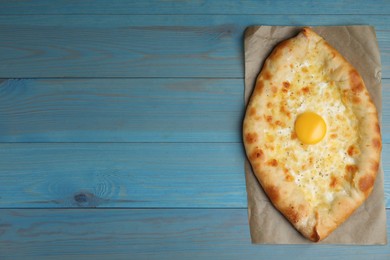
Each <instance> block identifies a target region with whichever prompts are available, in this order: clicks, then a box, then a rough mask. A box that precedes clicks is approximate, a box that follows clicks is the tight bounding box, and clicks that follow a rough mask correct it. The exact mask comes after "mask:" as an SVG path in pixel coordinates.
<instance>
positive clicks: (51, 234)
mask: <svg viewBox="0 0 390 260" xmlns="http://www.w3.org/2000/svg"><path fill="white" fill-rule="evenodd" d="M389 213H390V211H387V215H388V216H389ZM389 219H390V218H389V217H388V218H387V227H388V228H387V234H388V236H389V235H390V232H389V230H390V228H389V227H390V220H389ZM275 249H276V248H275V246H273V245H256V246H255V245H252V244H251V243H250V235H249V230H248V217H247V210H246V209H180V210H175V209H152V210H140V209H138V210H137V209H133V210H128V209H107V210H96V209H95V210H93V209H84V210H64V209H62V210H47V209H46V210H42V209H38V210H31V209H29V210H15V209H9V210H5V209H2V210H0V258H1V259H2V260H8V259H9V260H11V259H12V260H17V259H26V258H27V259H69V258H72V257H74V258H76V259H129V257H131V259H259V257H261V259H288V258H291V257H296V259H298V258H299V259H313V256H322V257H323V258H324V259H334V260H339V259H357V260H360V259H362V260H363V259H364V260H366V259H389V258H390V244H387V245H385V246H364V247H357V246H347V245H284V246H283V245H279V246H278V247H277V250H275Z"/></svg>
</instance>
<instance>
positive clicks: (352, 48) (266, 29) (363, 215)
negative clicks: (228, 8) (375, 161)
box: [245, 26, 387, 245]
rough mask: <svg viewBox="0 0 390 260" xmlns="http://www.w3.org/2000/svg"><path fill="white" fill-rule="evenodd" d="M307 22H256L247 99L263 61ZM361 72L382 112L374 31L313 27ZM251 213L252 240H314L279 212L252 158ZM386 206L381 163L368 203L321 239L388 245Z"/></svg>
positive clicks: (248, 49)
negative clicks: (266, 23)
mask: <svg viewBox="0 0 390 260" xmlns="http://www.w3.org/2000/svg"><path fill="white" fill-rule="evenodd" d="M301 28H302V27H292V26H252V27H248V28H247V30H246V31H245V104H247V102H248V99H249V97H250V95H251V93H252V90H253V88H254V85H255V81H256V78H257V76H258V74H259V72H260V70H261V67H262V65H263V62H264V61H265V59H266V58H267V57H268V55H269V54H270V52H271V51H272V49H273V48H274V47H275V46H276V45H277V44H278V43H279V42H281V41H282V40H285V39H288V38H291V37H293V36H295V35H297V33H298V32H299V31H300V30H301ZM313 30H314V31H315V32H317V33H318V34H319V35H321V36H322V37H323V38H325V40H326V41H327V42H329V43H330V44H331V45H332V46H333V47H334V48H335V49H337V50H338V51H339V52H340V53H341V54H342V55H343V56H344V57H345V58H346V59H347V60H348V61H349V62H350V63H351V64H352V65H353V66H354V67H355V68H356V69H357V70H358V71H359V72H360V74H361V75H362V77H363V80H364V82H365V84H366V86H367V88H368V91H369V92H370V94H371V97H372V98H373V101H374V103H375V105H376V107H377V109H378V113H379V120H380V121H382V120H381V114H382V93H381V90H382V89H381V62H380V53H379V48H378V43H377V40H376V36H375V30H374V28H373V27H371V26H331V27H313ZM245 175H246V185H247V194H248V217H249V225H250V233H251V237H252V243H262V244H312V243H314V242H311V241H309V240H307V239H305V238H304V237H303V236H302V235H300V233H299V232H298V231H296V230H295V228H294V227H293V226H292V225H291V224H290V223H289V222H288V221H287V219H285V218H284V216H283V215H282V214H281V213H279V211H277V210H276V209H275V208H274V207H273V205H272V203H271V202H270V201H269V199H268V197H267V196H266V195H265V193H264V192H263V189H262V188H261V186H260V184H259V183H258V181H257V179H256V177H255V176H254V174H253V172H252V169H251V166H250V164H249V162H248V161H246V163H245ZM386 243H387V238H386V211H385V204H384V191H383V169H382V164H381V165H380V167H379V172H378V175H377V179H376V182H375V185H374V189H373V192H372V194H371V195H370V197H369V198H368V199H367V200H366V202H365V203H364V204H363V205H362V206H361V207H360V208H358V209H357V210H356V211H355V212H354V214H353V215H352V216H351V217H350V218H349V219H347V220H346V221H345V222H344V223H343V224H342V225H341V226H340V227H338V228H337V229H336V230H335V231H334V232H333V233H332V234H330V236H329V237H327V238H326V239H324V240H323V241H321V242H319V243H317V244H359V245H374V244H379V245H384V244H386Z"/></svg>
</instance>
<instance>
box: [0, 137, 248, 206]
mask: <svg viewBox="0 0 390 260" xmlns="http://www.w3.org/2000/svg"><path fill="white" fill-rule="evenodd" d="M21 180H23V181H21ZM0 183H1V185H0V208H13V207H26V208H34V207H44V208H46V207H56V208H57V207H136V208H144V207H159V208H163V207H168V208H172V207H245V206H246V190H245V175H244V155H243V150H242V146H241V144H226V143H224V144H221V143H203V144H202V143H175V144H169V143H165V144H164V143H141V144H134V143H115V144H102V143H100V144H98V143H90V144H84V143H82V144H77V143H47V144H0Z"/></svg>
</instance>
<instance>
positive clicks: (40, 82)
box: [0, 78, 390, 143]
mask: <svg viewBox="0 0 390 260" xmlns="http://www.w3.org/2000/svg"><path fill="white" fill-rule="evenodd" d="M243 91H244V81H243V80H242V79H206V78H205V79H194V78H187V79H164V78H159V79H23V80H4V81H3V82H2V83H1V82H0V122H2V127H0V142H29V143H31V142H241V124H242V118H243V116H244V100H243ZM382 92H383V126H382V134H383V141H384V142H385V143H389V142H390V80H388V79H385V80H383V91H382Z"/></svg>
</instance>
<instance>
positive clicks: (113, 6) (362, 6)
mask: <svg viewBox="0 0 390 260" xmlns="http://www.w3.org/2000/svg"><path fill="white" fill-rule="evenodd" d="M0 4H1V9H0V14H388V9H389V8H390V3H389V1H386V0H381V1H375V2H369V1H364V0H355V1H349V0H343V1H335V0H333V1H320V0H317V1H311V0H300V1H291V0H278V1H258V0H241V1H231V0H229V1H221V0H217V1H204V0H195V1H194V0H193V1H178V0H149V1H123V0H122V1H112V2H110V4H108V3H107V1H105V0H83V1H76V0H70V1H69V0H67V1H66V0H61V1H56V4H55V5H53V2H52V1H50V0H34V1H29V0H18V1H14V0H2V1H0Z"/></svg>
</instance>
